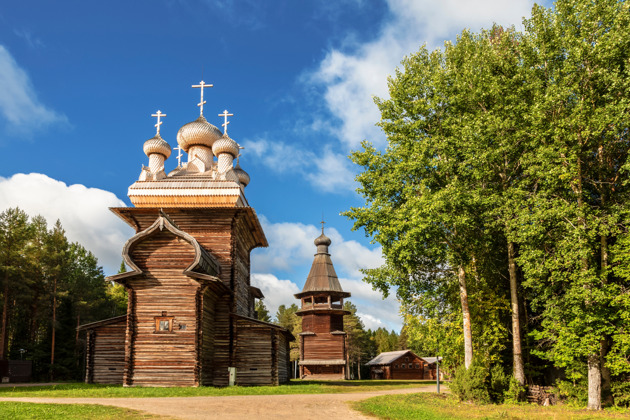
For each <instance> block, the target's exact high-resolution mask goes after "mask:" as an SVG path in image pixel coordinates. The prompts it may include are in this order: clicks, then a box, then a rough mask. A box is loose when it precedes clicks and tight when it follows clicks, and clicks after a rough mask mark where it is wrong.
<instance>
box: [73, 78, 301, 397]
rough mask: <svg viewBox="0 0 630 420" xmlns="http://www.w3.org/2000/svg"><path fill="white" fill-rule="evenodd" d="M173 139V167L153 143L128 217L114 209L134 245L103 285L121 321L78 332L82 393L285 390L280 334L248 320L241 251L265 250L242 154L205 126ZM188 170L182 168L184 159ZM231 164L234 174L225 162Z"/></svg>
mask: <svg viewBox="0 0 630 420" xmlns="http://www.w3.org/2000/svg"><path fill="white" fill-rule="evenodd" d="M209 86H212V85H205V84H204V82H203V81H202V82H201V83H200V84H199V85H196V86H193V87H199V88H201V102H200V104H199V107H200V116H199V118H197V119H196V120H195V121H192V122H190V123H188V124H186V125H184V126H183V127H182V128H181V129H180V130H179V132H178V133H177V143H178V145H179V147H178V148H177V149H176V150H179V154H178V156H177V159H178V164H177V168H176V169H175V170H173V171H171V172H170V173H168V174H166V173H165V171H164V161H165V160H166V159H167V158H168V157H169V156H170V154H171V147H170V146H169V144H168V143H167V142H166V141H165V140H163V139H162V137H161V136H160V125H161V124H162V122H161V120H160V119H161V117H164V116H165V114H162V113H161V112H160V111H158V112H157V114H154V115H153V116H155V117H157V119H158V120H157V124H156V127H157V133H156V135H155V136H154V137H153V138H151V139H149V140H147V141H146V142H145V143H144V152H145V153H146V155H147V156H148V158H149V166H148V167H143V168H142V171H141V174H140V178H139V180H138V181H136V182H135V183H134V184H133V185H131V186H130V187H129V193H128V195H129V198H130V200H131V202H132V203H133V205H134V207H122V208H112V209H111V210H112V211H113V212H114V213H115V214H117V215H118V216H119V217H120V218H121V219H122V220H124V221H125V222H126V223H127V224H129V225H130V226H131V227H133V228H134V229H135V231H136V234H135V235H134V236H133V237H132V238H130V239H129V240H128V241H127V243H126V244H125V246H124V248H123V253H122V254H123V259H124V261H125V264H126V265H127V267H130V268H131V270H130V271H128V272H126V273H122V274H118V275H115V276H112V277H110V278H109V279H110V280H113V281H115V282H118V283H120V284H122V285H124V286H125V288H126V290H127V292H128V297H129V302H128V308H127V314H126V315H124V316H121V317H117V318H112V319H109V320H104V321H100V322H95V323H92V324H88V325H83V326H81V327H80V329H82V330H85V331H87V343H88V344H87V352H86V353H87V360H86V376H85V380H86V382H93V383H122V384H123V385H124V386H200V385H213V386H226V385H228V384H231V383H234V384H237V385H258V384H260V385H262V384H265V385H277V384H280V383H283V382H287V381H288V380H289V363H290V362H289V342H290V341H292V340H294V338H293V336H292V335H291V333H290V332H288V331H287V330H285V329H283V328H281V327H278V326H277V325H274V324H270V323H267V322H262V321H259V320H257V319H256V312H255V310H254V302H255V299H260V298H262V297H263V295H262V293H261V291H260V290H259V289H257V288H255V287H252V286H251V284H250V252H251V250H252V249H254V248H256V247H266V246H268V244H267V239H266V238H265V234H264V232H263V230H262V227H261V225H260V222H259V221H258V217H257V216H256V212H255V211H254V209H253V208H251V207H250V206H249V204H248V202H247V200H246V198H245V187H246V186H247V184H248V183H249V180H250V179H249V175H248V174H247V173H246V172H245V171H244V170H243V169H242V168H241V167H240V165H239V164H238V157H239V152H240V146H239V145H238V144H237V143H236V141H234V140H233V139H231V138H230V137H229V136H228V134H227V126H228V121H227V117H228V116H231V114H228V112H227V111H224V113H223V114H219V116H223V117H224V124H223V127H224V131H223V132H221V131H220V130H219V129H218V128H217V127H215V126H214V125H212V124H210V123H209V122H208V121H207V120H206V119H205V118H204V116H203V105H204V104H205V101H204V100H203V89H204V87H209ZM182 151H183V152H185V153H187V154H188V161H187V162H185V163H183V162H181V157H182V156H183V154H182V153H181V152H182ZM235 159H237V164H236V166H234V160H235Z"/></svg>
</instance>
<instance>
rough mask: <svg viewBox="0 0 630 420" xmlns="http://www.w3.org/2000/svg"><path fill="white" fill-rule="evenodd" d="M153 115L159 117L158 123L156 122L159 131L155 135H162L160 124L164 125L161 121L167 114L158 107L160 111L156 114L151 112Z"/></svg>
mask: <svg viewBox="0 0 630 420" xmlns="http://www.w3.org/2000/svg"><path fill="white" fill-rule="evenodd" d="M151 116H152V117H157V124H155V127H156V128H157V132H156V133H155V135H157V136H159V135H160V126H161V125H162V121H160V118H162V117H166V114H162V111H160V110H159V109H158V111H157V112H156V113H155V114H151Z"/></svg>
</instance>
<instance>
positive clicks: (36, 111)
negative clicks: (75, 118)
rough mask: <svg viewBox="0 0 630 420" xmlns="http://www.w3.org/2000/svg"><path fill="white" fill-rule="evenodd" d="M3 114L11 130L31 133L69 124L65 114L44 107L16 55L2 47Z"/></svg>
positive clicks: (0, 94) (0, 109)
mask: <svg viewBox="0 0 630 420" xmlns="http://www.w3.org/2000/svg"><path fill="white" fill-rule="evenodd" d="M0 115H2V117H4V119H5V120H6V121H7V122H8V124H9V127H11V128H12V129H14V130H17V131H20V132H30V131H32V130H37V129H41V128H43V127H46V126H49V125H51V124H68V119H67V117H66V116H65V115H63V114H59V113H57V112H55V111H53V110H52V109H50V108H48V107H46V106H45V105H43V104H42V103H41V102H40V101H39V100H38V99H37V94H36V93H35V89H34V88H33V85H32V83H31V80H30V78H29V77H28V74H27V73H26V72H25V71H24V70H23V69H22V68H21V67H20V66H19V65H18V64H17V62H16V61H15V60H14V59H13V56H11V54H10V53H9V51H8V50H7V49H6V48H5V47H4V46H2V45H0Z"/></svg>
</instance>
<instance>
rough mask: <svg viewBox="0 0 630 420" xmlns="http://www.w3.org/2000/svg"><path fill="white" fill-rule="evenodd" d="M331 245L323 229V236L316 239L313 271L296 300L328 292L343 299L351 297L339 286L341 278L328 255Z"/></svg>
mask: <svg viewBox="0 0 630 420" xmlns="http://www.w3.org/2000/svg"><path fill="white" fill-rule="evenodd" d="M330 244H331V240H330V238H328V237H327V236H326V235H324V231H323V228H322V234H321V235H320V236H319V237H318V238H317V239H315V245H317V254H315V258H314V259H313V265H311V271H310V272H309V273H308V277H307V278H306V283H304V288H303V289H302V291H301V292H300V293H297V294H296V295H295V297H296V298H298V299H299V298H301V297H302V296H305V295H307V294H309V293H313V292H328V293H330V294H335V295H338V296H343V297H349V296H350V293H348V292H344V291H343V289H342V288H341V284H339V278H338V277H337V273H336V272H335V267H334V266H333V263H332V260H331V259H330V254H329V253H328V246H329V245H330Z"/></svg>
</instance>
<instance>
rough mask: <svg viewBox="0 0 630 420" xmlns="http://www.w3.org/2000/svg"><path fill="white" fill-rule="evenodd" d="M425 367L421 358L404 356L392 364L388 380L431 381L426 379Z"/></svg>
mask: <svg viewBox="0 0 630 420" xmlns="http://www.w3.org/2000/svg"><path fill="white" fill-rule="evenodd" d="M403 365H404V366H405V367H403ZM409 365H411V368H410V367H409ZM425 365H426V363H425V362H424V360H422V359H420V358H419V357H414V356H412V355H411V354H409V355H404V356H402V357H400V358H398V359H396V360H395V361H394V362H392V363H390V365H389V372H390V373H389V378H387V379H429V378H428V377H425ZM416 366H419V367H416Z"/></svg>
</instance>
